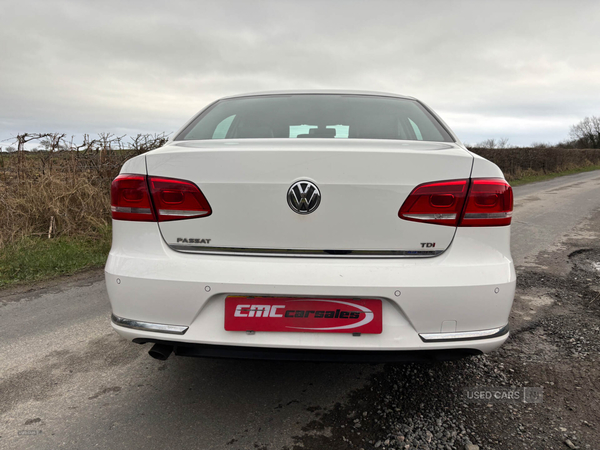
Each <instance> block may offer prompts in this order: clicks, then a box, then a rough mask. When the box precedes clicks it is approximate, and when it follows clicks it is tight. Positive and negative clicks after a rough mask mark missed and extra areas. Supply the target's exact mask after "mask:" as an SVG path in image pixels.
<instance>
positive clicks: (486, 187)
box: [398, 178, 513, 227]
mask: <svg viewBox="0 0 600 450" xmlns="http://www.w3.org/2000/svg"><path fill="white" fill-rule="evenodd" d="M465 201H466V205H465ZM512 210H513V193H512V188H511V187H510V185H509V184H508V183H507V182H506V181H505V180H503V179H500V178H482V179H472V180H471V181H470V182H469V180H452V181H439V182H434V183H425V184H422V185H420V186H417V187H416V188H415V189H414V190H413V191H412V192H411V193H410V195H409V196H408V198H407V199H406V200H405V201H404V204H403V205H402V207H401V208H400V211H398V216H399V217H400V218H401V219H405V220H411V221H415V222H425V223H433V224H438V225H448V226H453V227H456V226H461V227H484V226H502V225H510V222H511V219H512Z"/></svg>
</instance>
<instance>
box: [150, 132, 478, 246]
mask: <svg viewBox="0 0 600 450" xmlns="http://www.w3.org/2000/svg"><path fill="white" fill-rule="evenodd" d="M472 162H473V157H472V156H471V155H470V154H469V153H468V152H467V151H465V150H464V149H462V148H460V147H459V146H457V145H455V144H451V143H440V142H414V141H409V142H397V141H396V142H393V141H385V140H366V139H363V140H351V139H347V140H346V139H344V140H342V139H339V140H332V139H330V140H329V142H328V141H327V140H324V139H315V140H307V139H297V140H292V139H246V140H236V141H231V140H210V141H190V142H187V141H186V142H176V143H173V144H171V145H169V146H166V147H164V148H162V149H160V150H159V151H157V152H150V153H149V154H148V155H147V156H146V164H147V168H148V175H159V176H164V177H172V178H181V179H185V180H190V181H193V182H194V183H196V185H198V186H199V187H200V189H201V190H202V192H203V193H204V195H205V196H206V197H207V198H208V199H209V203H211V204H214V205H215V211H214V212H213V214H212V215H211V216H209V217H202V218H198V219H190V220H178V221H171V222H162V223H160V224H159V226H160V230H161V232H162V235H163V237H164V238H165V241H166V242H167V243H168V244H170V245H177V240H178V238H180V239H181V238H188V237H189V238H201V239H210V246H216V247H236V248H240V247H242V248H275V249H318V250H405V251H420V250H422V246H421V243H423V242H434V243H435V244H436V246H435V249H436V250H444V249H445V248H447V247H448V245H449V244H450V242H451V241H452V238H453V236H454V230H455V228H454V227H448V226H438V225H432V224H424V223H418V222H409V221H405V220H399V219H398V215H397V212H398V209H399V208H400V206H401V205H402V203H403V202H404V200H405V199H406V197H407V196H408V195H409V194H410V192H411V191H412V190H413V189H414V187H415V186H417V185H419V184H421V183H424V182H427V181H431V180H447V179H456V178H463V179H464V178H469V176H470V174H471V167H472ZM300 180H308V181H312V182H313V183H315V184H316V185H317V186H318V187H319V189H320V190H321V195H322V200H321V206H320V207H319V211H318V214H317V213H315V214H308V215H298V214H296V213H294V212H293V211H292V210H291V209H290V208H289V206H288V204H287V202H286V200H285V195H286V193H287V190H288V189H289V187H290V185H291V184H292V183H294V182H296V181H300ZM221 205H227V207H226V208H223V207H222V206H221ZM390 205H394V206H393V207H391V208H390ZM220 206H221V207H220ZM265 230H268V232H266V231H265ZM179 245H180V246H186V245H187V246H189V247H196V248H197V247H198V246H194V245H193V244H185V243H184V244H181V243H180V244H179ZM200 247H201V246H200Z"/></svg>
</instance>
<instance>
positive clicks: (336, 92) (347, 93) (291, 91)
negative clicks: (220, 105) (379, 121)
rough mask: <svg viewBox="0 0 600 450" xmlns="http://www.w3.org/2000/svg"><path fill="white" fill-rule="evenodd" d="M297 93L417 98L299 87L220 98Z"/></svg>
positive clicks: (381, 93)
mask: <svg viewBox="0 0 600 450" xmlns="http://www.w3.org/2000/svg"><path fill="white" fill-rule="evenodd" d="M295 94H337V95H370V96H374V97H396V98H404V99H409V100H416V99H415V98H414V97H409V96H407V95H398V94H392V93H389V92H376V91H352V90H338V89H299V90H285V91H264V92H249V93H246V94H237V95H228V96H226V97H222V98H220V100H224V99H229V98H239V97H257V96H263V95H295Z"/></svg>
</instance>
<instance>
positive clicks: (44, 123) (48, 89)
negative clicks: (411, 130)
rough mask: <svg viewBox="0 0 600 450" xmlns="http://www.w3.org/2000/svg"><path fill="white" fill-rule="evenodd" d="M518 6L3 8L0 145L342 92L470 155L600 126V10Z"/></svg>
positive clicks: (577, 5)
mask: <svg viewBox="0 0 600 450" xmlns="http://www.w3.org/2000/svg"><path fill="white" fill-rule="evenodd" d="M5 3H6V2H5ZM523 3H525V2H497V3H492V2H476V1H471V2H438V1H429V2H392V1H383V2H380V1H369V2H352V1H335V0H329V1H320V2H314V1H276V2H250V1H239V2H225V1H218V2H207V1H201V2H183V1H181V2H165V3H163V2H148V1H135V2H134V1H129V2H121V1H119V2H117V1H103V2H66V1H60V2H59V1H48V0H47V1H40V2H8V3H6V5H5V7H4V8H3V10H4V14H3V16H4V17H5V19H4V21H3V26H2V27H0V39H1V41H2V43H3V45H2V46H1V47H0V86H1V88H0V104H1V105H2V108H1V112H0V139H2V138H4V137H8V136H10V135H11V134H14V133H16V132H19V131H38V130H60V131H66V132H69V133H75V134H78V133H83V132H92V133H93V132H98V131H112V130H115V131H120V130H126V131H127V132H137V131H140V132H159V131H171V130H175V129H177V128H178V127H179V125H180V124H181V123H182V122H183V121H185V120H186V119H187V118H188V117H189V116H191V115H192V114H193V113H194V112H196V111H197V110H198V109H200V108H201V107H202V106H204V105H205V104H206V103H208V102H209V101H212V100H214V99H215V98H218V97H220V96H223V95H228V94H234V93H238V92H248V91H258V90H273V89H290V88H345V89H366V90H382V91H390V92H398V93H404V94H408V95H414V96H416V97H418V98H421V99H422V100H424V101H425V102H427V103H428V104H430V105H431V106H432V107H433V108H434V109H436V110H438V111H439V112H440V113H442V114H443V116H444V118H445V119H447V122H448V123H449V125H450V126H451V127H453V128H455V129H456V131H457V132H458V134H459V136H460V137H461V138H462V139H463V140H464V141H468V142H473V141H476V140H478V139H480V137H481V139H483V138H487V137H498V136H499V135H502V136H508V137H509V138H511V141H512V142H516V143H521V144H527V143H529V142H530V141H533V140H536V141H540V140H550V141H556V140H560V139H563V138H565V137H566V136H567V133H568V128H569V126H570V125H571V124H572V123H573V121H577V120H578V119H579V118H582V117H584V116H586V115H590V114H600V111H598V104H599V100H600V58H599V56H600V51H599V50H598V48H597V45H596V43H597V42H598V41H600V30H599V28H598V27H597V25H596V24H597V21H598V19H599V16H600V15H599V13H600V5H598V4H596V3H594V2H567V1H565V2H539V3H538V2H527V3H526V4H525V5H524V4H523ZM467 117H470V118H471V119H470V120H465V118H467ZM453 120H454V121H455V122H454V123H453ZM519 123H527V124H529V126H530V127H531V128H527V127H526V129H525V130H522V129H520V128H518V127H516V124H519ZM503 126H504V127H506V129H502V127H503ZM501 131H502V132H501Z"/></svg>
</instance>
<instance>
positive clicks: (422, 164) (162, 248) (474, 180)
mask: <svg viewBox="0 0 600 450" xmlns="http://www.w3.org/2000/svg"><path fill="white" fill-rule="evenodd" d="M236 102H237V103H236ZM391 118H393V119H394V120H396V122H392V120H391ZM303 198H304V200H302V199H303ZM112 199H113V200H112V203H113V204H112V209H113V245H112V249H111V252H110V255H109V259H108V262H107V265H106V283H107V288H108V294H109V298H110V300H111V306H112V312H113V315H112V319H113V327H114V328H115V329H116V330H117V332H118V333H119V334H121V335H122V336H124V337H126V338H128V339H131V340H134V341H136V342H140V343H143V342H154V343H157V344H158V345H157V346H156V347H155V353H154V356H157V357H161V358H164V357H166V356H168V354H169V353H170V351H172V350H174V351H175V353H176V354H182V355H200V356H202V355H203V356H234V357H260V358H277V359H305V358H308V359H322V360H337V359H344V360H346V359H358V360H366V361H374V360H390V359H392V360H404V359H411V360H413V359H423V358H425V359H428V358H451V357H455V356H463V355H465V354H473V353H478V352H487V351H491V350H493V349H495V348H497V347H499V346H500V345H501V344H502V343H503V342H504V341H505V340H506V338H507V336H508V328H507V323H508V315H509V312H510V308H511V305H512V300H513V296H514V288H515V272H514V267H513V264H512V260H511V257H510V216H511V212H512V191H511V190H510V187H509V186H508V184H507V183H506V182H505V181H504V179H503V176H502V173H501V172H500V170H499V169H498V168H497V167H496V166H495V165H493V164H492V163H490V162H488V161H486V160H484V159H482V158H480V157H478V156H476V155H473V154H472V153H470V152H468V151H467V150H466V149H465V148H464V147H463V146H462V145H461V144H460V143H459V142H457V140H456V138H455V137H454V136H453V135H452V134H451V132H449V131H448V130H447V127H445V125H444V124H443V123H442V122H441V121H440V120H439V119H438V118H437V116H435V115H433V113H431V112H430V111H429V110H428V109H427V108H426V107H425V106H423V105H422V104H420V103H418V102H416V101H415V100H413V99H406V98H395V97H391V96H375V95H363V94H360V95H359V94H343V93H335V94H333V93H330V94H316V93H311V94H301V93H296V94H277V95H258V96H248V97H240V98H234V99H229V100H225V101H220V102H217V103H216V104H213V105H211V106H210V107H209V108H207V109H206V110H204V111H203V112H201V113H200V114H199V115H198V116H197V117H196V118H194V119H193V120H192V121H191V122H190V123H189V124H187V126H186V127H184V129H183V130H182V131H181V132H180V133H178V134H177V135H176V137H175V139H174V140H173V141H171V142H170V143H169V144H168V145H166V146H165V147H163V148H161V149H158V150H155V151H152V152H149V153H147V154H145V155H141V156H139V157H137V158H134V159H132V160H130V161H128V162H127V163H126V164H125V165H124V166H123V169H122V170H121V175H120V176H119V177H118V178H117V179H116V180H115V182H114V183H113V191H112Z"/></svg>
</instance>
